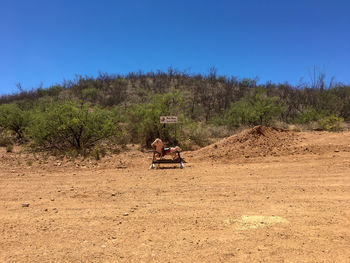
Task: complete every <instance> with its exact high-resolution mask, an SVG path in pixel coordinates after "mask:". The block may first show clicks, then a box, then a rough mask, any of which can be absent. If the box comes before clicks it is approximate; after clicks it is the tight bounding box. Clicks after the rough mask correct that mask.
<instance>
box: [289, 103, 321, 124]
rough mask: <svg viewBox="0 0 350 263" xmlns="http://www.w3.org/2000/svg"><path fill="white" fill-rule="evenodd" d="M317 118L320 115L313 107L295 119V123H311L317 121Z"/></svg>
mask: <svg viewBox="0 0 350 263" xmlns="http://www.w3.org/2000/svg"><path fill="white" fill-rule="evenodd" d="M319 118H320V113H319V112H318V111H317V110H315V109H314V108H313V107H308V108H306V109H305V110H304V111H302V112H301V113H300V114H299V115H298V116H297V117H296V119H295V122H296V123H299V124H306V123H309V122H312V121H318V120H319Z"/></svg>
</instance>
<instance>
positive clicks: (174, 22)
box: [0, 0, 350, 94]
mask: <svg viewBox="0 0 350 263" xmlns="http://www.w3.org/2000/svg"><path fill="white" fill-rule="evenodd" d="M315 65H316V66H317V67H319V68H321V69H322V71H324V72H325V73H326V74H327V76H328V77H331V76H335V78H336V80H337V81H341V82H344V83H346V84H349V83H350V1H349V0H215V1H214V0H201V1H199V0H198V1H197V0H110V1H109V0H99V1H97V0H96V1H93V0H22V1H20V0H0V94H6V93H11V92H14V91H17V89H16V83H21V84H22V86H23V88H24V89H30V88H36V87H38V86H39V85H40V84H42V85H43V86H44V87H47V86H50V85H52V84H55V83H61V82H62V81H63V80H64V79H66V80H69V79H73V78H74V77H75V75H77V74H81V75H89V76H97V74H98V72H107V73H110V74H113V73H128V72H130V71H138V70H142V71H144V72H147V71H150V70H157V69H160V70H167V68H168V67H169V66H172V67H174V68H177V69H179V70H189V71H190V72H193V73H198V72H201V73H203V72H204V73H206V72H208V70H209V68H210V67H216V68H217V69H218V74H226V75H232V76H237V77H240V78H243V77H249V78H254V77H256V76H258V77H259V79H260V82H261V83H265V82H266V81H269V80H271V81H273V82H276V83H279V82H285V81H288V82H290V83H292V84H297V83H298V82H299V79H300V78H301V77H304V79H305V80H309V76H310V72H312V70H313V67H314V66H315Z"/></svg>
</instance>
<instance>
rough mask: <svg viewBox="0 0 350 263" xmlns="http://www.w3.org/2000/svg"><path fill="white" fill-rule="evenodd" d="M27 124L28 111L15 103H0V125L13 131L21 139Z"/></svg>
mask: <svg viewBox="0 0 350 263" xmlns="http://www.w3.org/2000/svg"><path fill="white" fill-rule="evenodd" d="M27 125H28V112H27V111H24V110H22V109H21V108H20V107H19V106H18V105H17V104H15V103H12V104H3V105H0V127H1V128H3V129H4V130H8V131H11V132H13V133H15V135H16V136H17V138H18V139H23V137H24V131H25V129H26V127H27Z"/></svg>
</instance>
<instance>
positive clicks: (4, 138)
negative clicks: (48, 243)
mask: <svg viewBox="0 0 350 263" xmlns="http://www.w3.org/2000/svg"><path fill="white" fill-rule="evenodd" d="M12 144H13V142H12V139H11V138H10V137H9V136H8V135H7V134H6V132H2V133H0V147H7V146H8V145H12Z"/></svg>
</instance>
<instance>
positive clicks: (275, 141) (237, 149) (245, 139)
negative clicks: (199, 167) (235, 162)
mask: <svg viewBox="0 0 350 263" xmlns="http://www.w3.org/2000/svg"><path fill="white" fill-rule="evenodd" d="M294 140H295V134H294V133H293V132H291V131H286V130H283V129H278V128H274V127H265V126H256V127H254V128H252V129H250V130H246V131H243V132H241V133H239V134H235V135H232V136H231V137H228V138H225V139H223V140H221V141H218V142H217V143H215V144H211V145H209V146H207V147H204V148H202V149H200V150H198V151H196V152H195V153H193V157H194V158H198V159H208V158H210V159H211V160H227V159H233V158H252V157H264V156H279V155H286V154H288V153H290V152H291V151H293V150H292V149H293V148H294V147H293V143H294Z"/></svg>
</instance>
